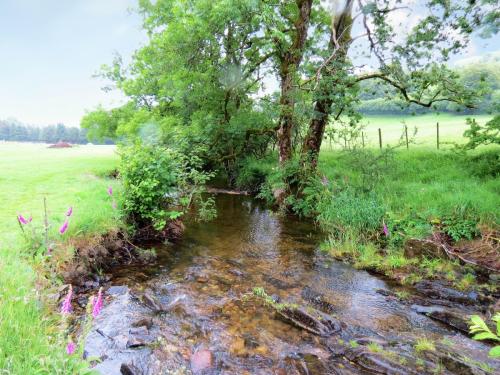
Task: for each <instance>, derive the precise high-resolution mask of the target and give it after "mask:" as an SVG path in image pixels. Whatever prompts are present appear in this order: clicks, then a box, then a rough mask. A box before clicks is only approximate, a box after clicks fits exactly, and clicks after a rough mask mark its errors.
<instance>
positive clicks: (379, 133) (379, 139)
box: [378, 128, 382, 150]
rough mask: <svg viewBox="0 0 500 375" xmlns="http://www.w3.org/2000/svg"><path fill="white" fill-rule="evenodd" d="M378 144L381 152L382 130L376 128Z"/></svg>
mask: <svg viewBox="0 0 500 375" xmlns="http://www.w3.org/2000/svg"><path fill="white" fill-rule="evenodd" d="M378 144H379V146H380V149H381V150H382V130H381V129H380V128H378Z"/></svg>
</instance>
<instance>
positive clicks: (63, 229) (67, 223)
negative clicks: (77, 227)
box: [59, 220, 69, 234]
mask: <svg viewBox="0 0 500 375" xmlns="http://www.w3.org/2000/svg"><path fill="white" fill-rule="evenodd" d="M68 225H69V222H68V220H66V221H65V222H64V224H63V225H61V228H59V233H61V234H64V232H66V230H67V229H68Z"/></svg>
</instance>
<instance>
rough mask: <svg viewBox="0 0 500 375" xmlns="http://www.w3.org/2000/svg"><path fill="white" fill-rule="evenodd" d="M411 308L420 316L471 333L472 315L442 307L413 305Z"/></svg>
mask: <svg viewBox="0 0 500 375" xmlns="http://www.w3.org/2000/svg"><path fill="white" fill-rule="evenodd" d="M411 307H412V309H413V310H415V311H416V312H418V313H419V314H424V315H427V316H428V317H429V318H431V319H434V320H437V321H439V322H441V323H443V324H446V325H448V326H450V327H452V328H454V329H457V330H459V331H461V332H463V333H466V334H468V333H469V316H470V315H471V314H468V313H467V311H464V310H458V309H452V308H447V307H442V306H420V305H412V306H411Z"/></svg>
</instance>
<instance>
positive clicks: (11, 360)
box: [0, 143, 118, 374]
mask: <svg viewBox="0 0 500 375" xmlns="http://www.w3.org/2000/svg"><path fill="white" fill-rule="evenodd" d="M117 161H118V157H117V156H116V155H115V153H114V148H113V147H110V146H80V147H76V148H71V149H48V148H47V145H41V144H27V143H0V202H2V208H1V210H0V225H1V228H2V230H1V234H0V369H1V371H0V373H1V374H56V373H61V374H67V373H71V372H68V368H69V366H70V362H71V360H70V359H69V358H67V356H66V354H65V351H64V347H61V348H60V351H58V350H57V348H54V347H52V346H51V342H53V341H54V337H55V335H56V333H57V329H56V327H55V324H57V321H54V317H53V316H51V314H49V313H47V311H45V307H44V306H42V305H41V304H40V302H39V293H40V291H38V290H37V289H36V288H35V283H36V281H37V280H36V277H35V276H36V275H35V271H34V269H33V265H32V262H30V260H29V259H28V258H27V257H25V256H23V255H22V253H21V251H22V247H23V242H22V238H21V237H20V230H19V227H18V224H17V220H16V215H17V214H18V213H22V214H23V215H24V216H26V217H29V216H30V215H33V225H39V224H40V223H41V222H42V218H43V197H46V198H47V203H48V216H49V218H50V221H51V222H53V226H52V227H51V229H50V230H51V235H52V236H53V238H55V239H56V240H59V241H63V242H64V239H65V238H68V237H70V236H75V235H77V236H78V235H80V236H85V235H92V234H94V233H96V232H104V231H106V230H108V229H110V228H112V227H113V226H116V222H115V221H114V219H113V214H112V209H111V207H110V198H109V197H108V196H107V194H106V188H107V186H109V185H110V184H112V181H110V180H107V179H102V178H98V177H96V176H97V175H98V174H99V173H102V172H104V171H106V170H110V169H112V168H113V167H115V166H116V164H117ZM68 206H73V210H74V212H73V216H72V217H71V221H70V226H69V229H68V232H66V233H65V234H64V236H63V237H62V236H60V235H59V234H58V233H57V228H58V227H59V225H60V223H62V221H63V220H64V213H65V211H66V210H67V208H68Z"/></svg>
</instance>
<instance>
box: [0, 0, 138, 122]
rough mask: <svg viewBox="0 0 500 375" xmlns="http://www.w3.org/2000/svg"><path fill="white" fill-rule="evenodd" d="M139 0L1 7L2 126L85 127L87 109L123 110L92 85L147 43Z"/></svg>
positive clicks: (21, 0)
mask: <svg viewBox="0 0 500 375" xmlns="http://www.w3.org/2000/svg"><path fill="white" fill-rule="evenodd" d="M135 5H136V0H0V119H2V118H8V117H13V118H17V119H18V120H19V121H22V122H26V123H32V124H49V123H57V122H63V123H65V124H67V125H71V126H78V125H79V122H80V118H81V117H82V115H83V114H84V113H85V109H92V108H94V107H95V106H96V105H98V104H99V103H102V104H104V105H107V106H110V105H113V104H118V103H119V100H120V95H119V94H118V93H112V94H109V93H104V92H103V91H102V90H101V87H102V86H103V85H104V84H103V81H100V80H99V79H96V78H92V75H93V74H94V73H96V72H97V71H98V70H99V68H100V66H101V65H102V64H104V63H110V62H111V61H112V59H113V54H114V53H115V52H118V53H120V54H121V55H123V56H125V57H126V56H130V55H131V54H132V52H133V51H134V50H135V49H136V48H137V47H139V46H140V45H141V44H142V43H144V41H145V40H146V37H145V35H144V34H143V33H142V32H141V19H140V17H139V16H138V15H137V14H135V13H133V12H130V11H129V10H130V9H131V8H133V7H134V6H135Z"/></svg>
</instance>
